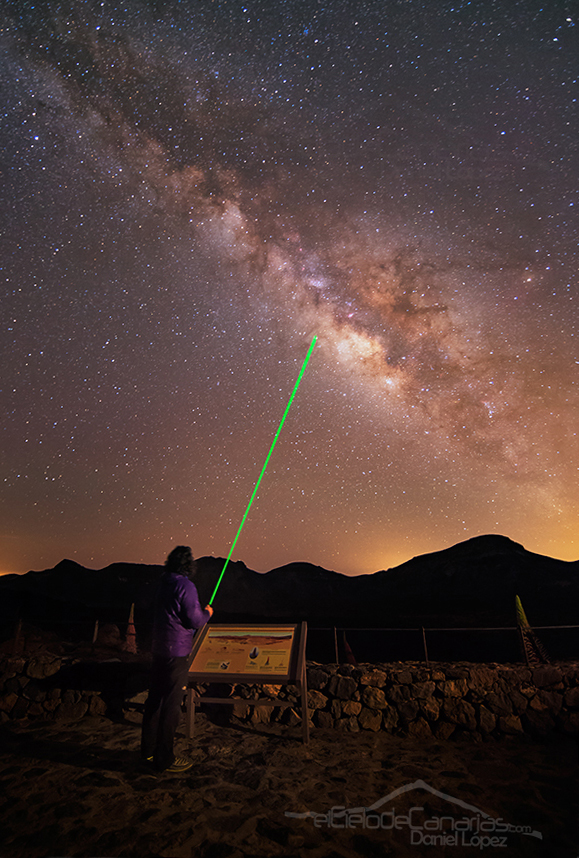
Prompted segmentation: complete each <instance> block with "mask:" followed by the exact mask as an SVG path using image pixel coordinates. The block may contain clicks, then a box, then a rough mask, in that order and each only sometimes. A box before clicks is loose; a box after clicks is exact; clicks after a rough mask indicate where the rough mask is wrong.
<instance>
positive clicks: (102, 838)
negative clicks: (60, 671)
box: [0, 715, 579, 858]
mask: <svg viewBox="0 0 579 858" xmlns="http://www.w3.org/2000/svg"><path fill="white" fill-rule="evenodd" d="M178 736H179V739H178V750H179V752H187V753H189V755H190V756H191V757H192V759H194V761H195V766H194V768H193V769H191V770H189V772H187V773H184V774H182V775H169V774H162V775H157V774H155V773H153V772H152V771H150V770H149V769H148V768H147V766H146V765H143V764H142V763H141V762H140V760H139V755H138V747H139V739H140V727H139V725H138V724H136V723H129V722H123V723H114V722H112V721H110V720H108V719H106V718H96V717H93V718H84V719H83V720H82V721H79V722H75V723H69V724H66V725H63V724H56V723H50V722H44V723H38V722H30V723H26V722H13V723H8V724H4V725H3V726H2V728H1V730H0V740H1V741H0V783H1V787H0V794H1V795H2V798H1V799H0V802H1V811H0V855H1V856H2V858H24V856H26V858H34V856H43V858H48V856H67V858H68V856H77V855H78V856H91V858H96V856H114V858H117V856H155V855H158V856H202V858H226V857H227V856H231V858H238V856H255V858H261V856H264V858H270V856H306V855H307V856H312V858H318V857H319V858H322V856H324V858H333V857H334V856H347V858H350V856H358V855H360V856H370V858H373V856H396V858H406V856H416V855H425V856H439V855H444V856H463V855H468V856H473V855H485V856H486V855H503V856H506V858H514V856H545V857H546V858H559V856H561V858H563V856H564V858H577V856H579V839H578V836H577V818H578V808H579V801H578V799H579V786H578V758H577V752H578V748H577V740H576V739H570V738H564V737H561V736H559V737H556V738H553V739H551V740H548V741H545V742H537V741H529V740H525V739H516V740H515V739H513V740H501V741H494V742H484V743H481V744H475V743H472V742H469V741H466V740H460V741H459V740H457V741H454V742H453V741H452V740H449V741H447V742H444V743H443V742H440V741H436V740H434V739H433V740H432V741H430V742H425V741H423V740H421V741H416V740H412V739H403V738H397V737H392V736H390V735H387V734H375V733H366V732H362V733H357V734H352V733H340V732H337V731H330V730H328V731H321V730H319V729H316V730H313V732H312V737H311V743H310V745H309V746H304V745H303V744H302V741H301V731H300V729H299V728H292V729H289V728H283V727H282V726H280V725H276V726H272V725H269V726H268V727H265V726H263V727H262V726H261V725H260V726H259V727H251V726H235V725H233V724H228V725H225V726H220V725H219V724H217V723H215V722H214V721H209V720H208V719H207V718H206V717H205V716H204V715H200V716H198V719H197V723H196V735H195V738H194V740H193V742H192V744H191V746H190V747H189V746H188V745H187V741H186V739H185V736H184V730H183V729H182V730H180V732H179V734H178ZM417 781H419V782H420V783H419V784H418V785H416V782H417ZM413 784H414V785H415V786H414V787H412V785H413ZM395 790H400V792H399V794H397V795H395V796H392V795H391V794H392V792H393V791H395ZM436 791H437V792H436ZM381 800H382V801H381ZM461 802H462V804H461ZM372 805H378V806H377V807H376V809H375V811H374V813H373V814H372V813H370V812H367V813H366V815H364V813H363V812H362V811H361V810H360V811H358V813H357V814H356V815H352V814H348V815H345V814H344V813H341V814H340V808H341V809H342V810H343V809H344V808H346V809H348V810H353V809H355V808H363V807H370V806H372ZM465 805H466V807H465ZM332 808H336V809H335V810H334V811H333V813H330V811H331V809H332ZM412 808H423V810H413V811H412V812H411V809H412ZM477 811H480V812H482V814H486V815H487V816H484V815H481V813H480V812H477ZM308 812H309V813H310V815H309V816H305V817H302V818H300V817H299V816H290V815H288V813H289V814H307V813H308ZM442 817H445V820H443V819H442ZM465 817H466V819H467V822H465V821H464V819H465ZM461 819H462V820H463V822H462V827H463V828H464V827H465V826H467V828H466V830H465V831H461V830H460V820H461ZM477 819H478V820H479V822H480V820H485V824H486V830H485V831H482V830H481V827H479V831H478V833H477V831H476V827H475V825H476V820H477ZM468 820H470V821H468ZM497 820H499V821H497ZM346 821H347V822H348V824H349V827H347V825H346ZM410 823H412V825H413V827H412V828H410ZM507 824H510V825H512V826H514V827H515V828H517V827H519V829H521V828H525V827H526V828H528V829H529V832H530V833H529V832H527V833H525V832H524V831H521V830H519V831H516V830H511V831H506V832H505V830H504V828H505V826H506V825H507ZM501 825H502V826H503V830H500V826H501ZM468 826H470V829H469V828H468ZM436 838H438V839H436ZM445 838H446V839H445ZM485 838H486V839H485ZM493 838H495V839H494V840H493Z"/></svg>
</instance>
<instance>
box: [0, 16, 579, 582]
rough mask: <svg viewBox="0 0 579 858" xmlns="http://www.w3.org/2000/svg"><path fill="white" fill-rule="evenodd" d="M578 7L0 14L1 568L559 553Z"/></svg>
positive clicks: (385, 561) (565, 495)
mask: <svg viewBox="0 0 579 858" xmlns="http://www.w3.org/2000/svg"><path fill="white" fill-rule="evenodd" d="M576 23H577V22H576V20H575V18H574V13H573V8H572V4H570V3H569V4H565V3H558V4H552V6H551V5H549V4H542V3H537V2H514V0H510V2H482V0H481V2H458V3H450V2H445V0H436V2H435V0H432V2H413V0H404V2H403V0H394V2H391V0H381V2H376V1H375V0H373V1H372V2H346V0H343V1H342V2H331V3H327V4H323V3H321V2H314V0H309V2H280V0H270V2H257V0H256V2H247V3H243V2H240V1H239V2H238V0H235V2H210V0H196V2H193V0H191V2H177V1H176V0H173V2H163V3H156V2H148V3H145V2H136V1H135V2H126V3H117V2H92V0H89V1H88V2H70V3H56V2H43V3H40V4H37V5H36V6H35V7H31V5H30V4H29V3H23V2H9V3H6V4H5V6H4V12H3V13H2V18H1V34H0V36H1V46H2V51H1V57H0V63H1V65H0V79H1V82H2V105H3V110H2V124H1V130H0V134H1V140H2V147H1V151H2V162H1V170H2V173H1V175H2V205H1V208H0V221H1V228H2V232H1V258H0V264H1V272H0V278H1V279H0V282H2V284H3V290H2V292H3V294H2V329H3V336H2V369H3V371H2V382H3V383H2V405H3V414H4V420H3V426H2V429H3V432H2V436H3V440H2V461H3V488H2V494H1V499H2V531H1V541H0V570H2V571H26V570H27V569H30V568H37V569H42V568H46V567H48V566H52V565H54V564H55V563H56V562H58V561H59V560H60V559H62V558H63V557H70V558H72V559H75V560H77V561H78V562H80V563H83V564H84V565H86V566H92V567H95V568H96V567H101V566H104V565H106V564H107V563H110V562H114V561H117V560H128V561H135V562H139V561H142V562H149V563H153V562H161V561H162V559H163V558H164V556H165V555H166V553H167V551H168V549H169V548H170V547H171V545H172V544H173V543H175V542H184V543H186V544H190V545H191V546H192V548H193V551H194V553H195V554H196V555H205V554H213V555H216V556H223V557H224V556H226V555H227V553H228V550H229V546H230V545H231V542H232V541H233V538H234V536H235V533H236V531H237V527H238V525H239V522H240V520H241V517H242V515H243V512H244V510H245V507H246V504H247V502H248V500H249V497H250V495H251V492H252V489H253V486H254V485H255V482H256V480H257V478H258V476H259V473H260V470H261V467H262V465H263V462H264V460H265V456H266V454H267V451H268V449H269V446H270V444H271V441H272V439H273V434H274V432H275V429H276V427H277V425H278V423H279V421H280V419H281V416H282V414H283V411H284V408H285V405H286V403H287V400H288V397H289V394H290V392H291V390H292V387H293V384H294V382H295V380H296V377H297V373H298V371H299V367H300V366H301V363H302V361H303V359H304V357H305V354H306V351H307V348H308V344H309V342H310V341H311V339H312V337H313V336H314V335H317V337H318V342H317V345H316V349H315V351H314V354H313V356H312V359H311V361H310V364H309V365H308V369H307V373H306V374H305V376H304V378H303V381H302V383H301V386H300V389H299V392H298V394H297V396H296V399H295V401H294V404H293V405H292V409H291V411H290V414H289V415H288V419H287V421H286V424H285V426H284V429H283V433H282V435H281V436H280V439H279V442H278V445H277V447H276V450H275V453H274V455H273V457H272V459H271V461H270V464H269V465H268V470H267V473H266V475H265V477H264V479H263V481H262V483H261V486H260V489H259V494H258V496H257V499H256V501H255V503H254V505H253V507H252V511H251V514H250V516H249V517H248V520H247V522H246V524H245V528H244V531H243V534H242V536H241V538H240V540H239V542H238V543H237V546H236V549H235V554H234V557H233V559H242V560H243V561H244V562H245V563H246V564H247V565H248V566H250V567H251V568H254V569H257V570H260V571H263V570H266V569H270V568H273V567H275V566H279V565H282V564H284V563H288V562H291V561H293V560H307V561H310V562H312V563H317V564H320V565H322V566H325V567H326V568H331V569H335V570H337V571H341V572H345V573H347V574H358V573H364V572H371V571H375V570H377V569H381V568H387V567H388V566H392V565H395V564H396V563H399V562H402V561H403V560H405V559H408V558H409V557H411V556H412V555H415V554H418V553H422V552H425V551H432V550H438V549H441V548H445V547H447V546H448V545H450V544H453V543H455V542H458V541H460V540H462V539H466V538H468V537H470V536H475V535H477V534H479V533H486V532H498V533H503V534H504V535H507V536H510V537H511V538H512V539H515V540H516V541H518V542H521V543H523V544H524V545H525V547H526V548H528V549H530V550H533V551H537V552H540V553H544V554H550V555H552V556H556V557H561V558H564V559H576V557H577V556H578V555H579V536H578V535H577V528H576V517H577V506H578V504H577V492H576V484H577V477H578V473H577V472H578V468H579V449H578V445H577V429H576V427H577V422H578V416H579V414H578V397H577V379H578V369H579V353H578V349H577V346H576V338H575V337H576V329H577V296H578V275H577V261H578V260H577V256H578V253H577V227H578V224H577V217H576V214H575V212H576V211H577V210H578V207H579V187H578V180H577V176H578V175H579V152H578V146H577V140H578V139H579V137H578V132H579V128H578V119H577V77H578V65H579V44H578V39H577V32H578V28H577V26H576Z"/></svg>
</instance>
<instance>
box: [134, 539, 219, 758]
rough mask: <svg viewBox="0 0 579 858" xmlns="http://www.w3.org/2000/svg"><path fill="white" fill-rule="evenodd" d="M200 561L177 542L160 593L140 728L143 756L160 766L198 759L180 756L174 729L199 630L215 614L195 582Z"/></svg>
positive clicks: (176, 724)
mask: <svg viewBox="0 0 579 858" xmlns="http://www.w3.org/2000/svg"><path fill="white" fill-rule="evenodd" d="M194 574H195V561H194V560H193V554H192V552H191V549H190V548H189V546H187V545H177V546H176V548H174V549H173V550H172V551H171V553H170V554H169V556H168V557H167V560H166V561H165V570H164V572H163V575H161V580H160V582H159V587H158V589H157V593H156V596H155V614H154V622H153V664H152V667H151V679H150V687H149V696H148V697H147V700H146V702H145V712H144V714H143V725H142V732H141V758H142V760H143V762H145V763H152V765H153V767H154V768H155V769H156V770H157V771H159V772H164V771H168V772H175V773H179V772H184V771H187V769H190V768H191V766H192V765H193V763H192V762H191V760H188V759H186V758H184V757H179V758H176V757H175V753H174V750H173V745H174V740H175V732H176V730H177V727H178V725H179V718H180V715H181V700H182V699H183V686H184V685H185V683H186V681H187V668H188V666H189V654H190V652H191V645H192V643H193V636H194V634H195V631H196V630H197V629H199V628H201V627H202V626H204V625H205V623H206V622H208V620H209V619H210V618H211V615H212V614H213V608H212V607H211V605H207V606H206V607H205V609H203V608H202V607H201V605H200V603H199V596H198V595H197V588H196V587H195V584H194V583H193V580H192V579H193V576H194Z"/></svg>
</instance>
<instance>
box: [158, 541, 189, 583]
mask: <svg viewBox="0 0 579 858" xmlns="http://www.w3.org/2000/svg"><path fill="white" fill-rule="evenodd" d="M165 566H166V568H167V572H175V573H176V574H177V575H186V576H187V577H188V578H192V577H193V575H194V574H195V561H194V560H193V554H192V553H191V549H190V548H189V546H188V545H177V546H176V548H174V549H173V550H172V551H171V553H170V554H169V556H168V557H167V559H166V560H165Z"/></svg>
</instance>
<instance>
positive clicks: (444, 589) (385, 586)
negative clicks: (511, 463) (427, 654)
mask: <svg viewBox="0 0 579 858" xmlns="http://www.w3.org/2000/svg"><path fill="white" fill-rule="evenodd" d="M223 564H224V560H223V559H222V558H215V557H201V558H199V559H198V560H197V576H196V579H195V581H196V584H197V588H198V590H199V594H200V598H201V601H202V603H203V604H205V603H206V602H207V601H208V599H209V598H210V596H211V593H212V592H213V588H214V587H215V584H216V582H217V580H218V578H219V575H220V573H221V570H222V568H223ZM162 570H163V566H162V565H144V564H138V563H113V564H111V565H110V566H107V567H105V568H104V569H99V570H93V569H87V568H85V567H83V566H81V565H80V564H78V563H76V562H74V561H72V560H62V561H61V562H60V563H58V564H57V565H56V566H55V567H54V568H53V569H47V570H45V571H42V572H28V573H27V574H25V575H6V576H3V577H2V578H0V619H1V620H2V625H3V627H7V628H8V629H10V628H11V623H12V624H13V622H14V621H15V620H16V619H17V618H22V619H24V620H26V621H28V622H31V623H38V624H40V625H42V624H46V623H52V624H54V625H58V624H59V623H70V622H71V620H75V621H78V622H79V623H81V622H94V620H95V619H97V618H98V619H99V620H100V621H101V622H115V623H121V624H122V623H126V620H127V617H128V610H129V607H130V605H131V603H133V602H134V603H135V605H136V621H137V622H139V621H140V622H141V625H142V626H143V627H144V626H146V625H148V624H149V623H150V621H151V620H152V610H153V603H154V594H155V589H156V586H157V581H158V579H159V576H160V574H161V572H162ZM516 595H519V596H520V598H521V600H522V603H523V605H524V608H525V611H526V613H527V616H528V617H529V620H530V622H531V624H532V625H556V624H573V623H576V622H577V604H579V599H578V597H579V561H573V562H567V561H562V560H556V559H553V558H550V557H545V556H543V555H539V554H534V553H532V552H530V551H527V550H526V549H525V548H524V547H523V546H522V545H519V544H518V543H516V542H513V541H512V540H510V539H508V538H507V537H505V536H500V535H483V536H477V537H474V538H472V539H468V540H467V541H465V542H461V543H458V544H457V545H453V546H451V547H450V548H446V549H444V550H442V551H436V552H433V553H430V554H423V555H420V556H417V557H414V558H413V559H411V560H408V561H407V562H405V563H402V564H401V565H400V566H396V567H394V568H392V569H387V570H382V571H379V572H375V573H374V574H370V575H358V576H347V575H342V574H341V573H338V572H332V571H329V570H327V569H323V568H322V567H320V566H314V565H312V564H311V563H289V564H287V565H286V566H281V567H279V568H277V569H272V570H271V571H270V572H265V573H258V572H254V571H252V570H251V569H248V568H247V567H246V566H245V564H244V563H242V562H241V561H238V562H230V563H229V565H228V567H227V569H226V572H225V575H224V576H223V580H222V583H221V585H220V587H219V589H218V591H217V595H216V597H215V600H214V603H213V606H214V608H215V617H214V622H225V623H230V622H256V623H259V622H261V623H263V622H278V623H279V622H298V621H301V620H307V622H308V623H309V624H310V625H312V626H339V627H364V628H370V627H383V628H384V627H420V626H426V627H441V626H443V627H444V626H454V627H457V626H471V627H474V626H480V625H496V626H501V625H509V626H512V625H514V624H515V622H516V621H515V613H514V602H515V596H516Z"/></svg>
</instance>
